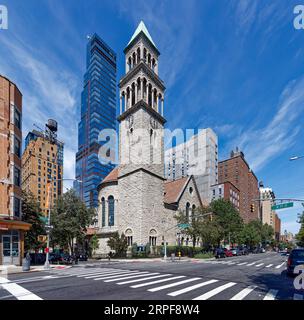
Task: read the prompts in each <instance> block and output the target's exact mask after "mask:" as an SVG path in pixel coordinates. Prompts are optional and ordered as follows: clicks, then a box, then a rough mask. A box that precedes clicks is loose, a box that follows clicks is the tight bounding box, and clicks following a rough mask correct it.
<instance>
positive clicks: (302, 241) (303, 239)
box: [296, 211, 304, 247]
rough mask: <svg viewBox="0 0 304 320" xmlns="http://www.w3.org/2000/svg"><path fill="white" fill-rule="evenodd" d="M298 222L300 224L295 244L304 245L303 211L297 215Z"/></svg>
mask: <svg viewBox="0 0 304 320" xmlns="http://www.w3.org/2000/svg"><path fill="white" fill-rule="evenodd" d="M298 223H300V224H301V228H300V230H299V233H298V234H297V235H296V240H297V245H298V246H299V247H304V211H303V212H302V214H299V215H298Z"/></svg>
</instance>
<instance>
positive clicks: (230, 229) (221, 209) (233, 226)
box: [210, 199, 244, 242]
mask: <svg viewBox="0 0 304 320" xmlns="http://www.w3.org/2000/svg"><path fill="white" fill-rule="evenodd" d="M210 209H211V212H213V214H214V218H215V221H216V223H218V225H219V227H220V228H219V230H221V232H222V234H221V238H222V239H223V240H228V239H229V238H230V240H231V242H238V241H239V236H240V232H241V231H242V229H243V225H244V223H243V219H242V218H241V216H240V214H239V212H238V211H237V210H236V209H235V207H234V206H233V204H232V203H231V202H230V201H228V200H225V199H218V200H214V201H212V202H211V204H210Z"/></svg>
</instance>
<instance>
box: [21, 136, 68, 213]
mask: <svg viewBox="0 0 304 320" xmlns="http://www.w3.org/2000/svg"><path fill="white" fill-rule="evenodd" d="M63 147H64V145H63V143H62V142H59V141H57V142H56V143H51V141H49V140H48V139H46V138H45V136H44V134H43V133H42V132H39V131H36V130H33V131H31V132H29V133H28V135H27V136H26V139H25V150H24V153H23V155H22V189H23V190H24V191H26V192H32V193H33V195H34V196H35V198H36V199H37V200H38V202H39V203H40V207H41V209H42V211H43V212H44V214H45V215H47V212H48V208H47V205H46V199H47V194H48V190H47V182H48V181H52V189H51V190H52V194H51V198H50V200H51V206H53V205H54V203H55V202H56V201H57V199H58V197H60V196H61V195H62V185H63V181H62V178H63V177H62V175H63Z"/></svg>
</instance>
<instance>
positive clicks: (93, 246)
mask: <svg viewBox="0 0 304 320" xmlns="http://www.w3.org/2000/svg"><path fill="white" fill-rule="evenodd" d="M98 248H99V241H98V237H97V234H96V233H94V235H93V236H92V238H91V240H90V251H91V252H92V254H93V255H95V251H96V250H97V249H98Z"/></svg>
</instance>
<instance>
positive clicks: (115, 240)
mask: <svg viewBox="0 0 304 320" xmlns="http://www.w3.org/2000/svg"><path fill="white" fill-rule="evenodd" d="M107 244H108V246H109V247H110V248H111V250H115V257H125V256H126V254H127V250H128V241H127V238H126V236H125V235H124V233H122V234H121V236H119V233H118V232H115V233H114V234H113V235H112V236H111V237H110V239H109V240H108V242H107Z"/></svg>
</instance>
